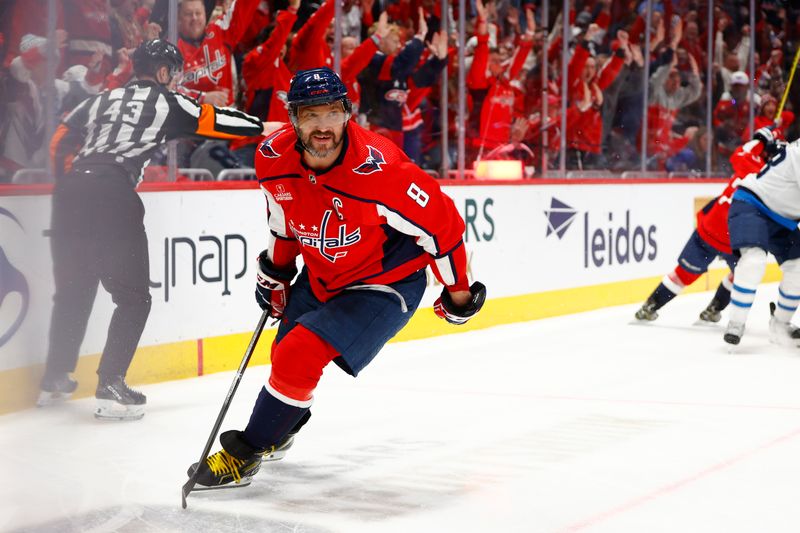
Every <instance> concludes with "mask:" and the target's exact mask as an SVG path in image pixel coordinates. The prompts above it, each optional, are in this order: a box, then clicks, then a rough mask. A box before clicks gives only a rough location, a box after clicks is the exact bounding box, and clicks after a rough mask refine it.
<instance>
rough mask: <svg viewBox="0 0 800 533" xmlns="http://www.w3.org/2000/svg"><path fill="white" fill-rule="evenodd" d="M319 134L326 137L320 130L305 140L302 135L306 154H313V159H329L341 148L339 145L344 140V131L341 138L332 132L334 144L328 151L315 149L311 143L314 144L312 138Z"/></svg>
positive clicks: (313, 132) (301, 138)
mask: <svg viewBox="0 0 800 533" xmlns="http://www.w3.org/2000/svg"><path fill="white" fill-rule="evenodd" d="M317 134H320V135H325V134H324V133H322V132H321V131H319V130H314V131H312V132H311V133H309V134H308V136H307V137H305V138H303V136H302V135H301V136H300V140H301V141H302V143H303V148H305V150H306V152H308V153H309V154H311V155H312V156H313V157H319V158H323V157H328V156H329V155H331V154H332V153H333V152H334V150H336V149H337V148H339V145H341V144H342V140H343V139H344V130H343V131H342V134H341V135H339V137H336V134H335V133H333V132H331V134H330V135H331V136H332V137H333V144H332V145H331V147H330V148H328V149H327V150H316V149H314V147H313V146H312V144H311V143H312V142H313V140H312V137H313V136H314V135H317Z"/></svg>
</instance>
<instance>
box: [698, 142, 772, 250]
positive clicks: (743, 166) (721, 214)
mask: <svg viewBox="0 0 800 533" xmlns="http://www.w3.org/2000/svg"><path fill="white" fill-rule="evenodd" d="M763 150H764V145H763V144H762V143H761V142H760V141H749V142H746V143H745V144H743V145H742V146H740V147H739V148H737V149H736V151H735V152H734V153H733V155H732V156H731V164H732V165H733V177H732V178H731V179H730V181H729V182H728V185H727V187H725V190H724V191H723V192H722V194H720V195H719V196H717V197H716V198H715V199H714V200H713V201H712V202H711V203H709V204H708V205H707V206H706V207H705V208H703V209H701V210H700V211H698V212H697V233H699V234H700V237H701V238H702V239H703V240H704V241H706V242H707V243H708V244H710V245H711V246H713V247H714V248H716V249H717V250H719V251H720V252H724V253H726V254H730V253H731V239H730V234H729V233H728V210H729V209H730V207H731V199H732V198H733V193H734V192H736V187H738V186H739V184H740V183H741V181H742V179H743V178H744V177H745V176H747V175H748V174H751V173H753V172H758V171H759V170H761V167H763V166H764V163H765V161H764V159H763V158H762V157H761V152H762V151H763Z"/></svg>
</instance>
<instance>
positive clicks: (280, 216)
mask: <svg viewBox="0 0 800 533" xmlns="http://www.w3.org/2000/svg"><path fill="white" fill-rule="evenodd" d="M261 190H262V191H264V196H265V197H266V198H267V221H268V222H269V229H271V230H272V231H274V232H275V233H277V234H278V235H279V236H281V237H285V238H287V239H288V238H289V235H287V234H286V214H285V213H284V212H283V207H281V205H280V204H279V203H278V202H276V201H275V198H273V197H272V195H271V194H270V192H269V191H268V190H267V189H265V188H264V187H262V188H261ZM270 235H272V234H270ZM270 248H272V247H270Z"/></svg>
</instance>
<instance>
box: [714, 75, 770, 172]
mask: <svg viewBox="0 0 800 533" xmlns="http://www.w3.org/2000/svg"><path fill="white" fill-rule="evenodd" d="M750 100H752V101H753V104H752V105H755V106H756V107H758V105H759V103H760V101H761V97H760V96H758V95H757V94H756V95H751V94H750V79H749V77H748V76H747V74H746V73H745V72H743V71H741V70H740V71H738V72H734V73H733V75H732V76H731V89H730V91H726V92H724V93H722V98H720V100H719V102H717V105H716V107H715V108H714V128H715V130H716V137H717V147H719V148H720V149H721V151H722V154H723V155H724V156H725V158H726V159H727V158H728V157H730V156H731V155H732V154H733V151H734V150H736V148H737V147H738V146H739V145H740V144H741V142H742V137H743V136H744V135H745V134H746V132H747V129H748V122H749V120H750V105H751V104H750Z"/></svg>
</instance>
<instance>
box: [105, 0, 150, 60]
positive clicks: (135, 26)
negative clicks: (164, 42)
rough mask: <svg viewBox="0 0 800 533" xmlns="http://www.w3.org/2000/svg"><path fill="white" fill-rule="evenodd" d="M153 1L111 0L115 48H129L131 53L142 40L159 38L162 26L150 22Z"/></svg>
mask: <svg viewBox="0 0 800 533" xmlns="http://www.w3.org/2000/svg"><path fill="white" fill-rule="evenodd" d="M152 3H153V2H152V1H150V2H146V3H143V2H140V1H139V0H111V17H110V19H109V22H110V24H111V46H112V47H113V49H114V50H119V49H120V48H127V49H128V50H129V53H132V50H134V49H136V47H137V46H139V45H140V44H142V41H149V40H152V39H157V38H158V36H159V35H160V34H161V26H159V25H158V24H157V23H155V22H149V20H148V19H149V17H150V12H151V9H152Z"/></svg>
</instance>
